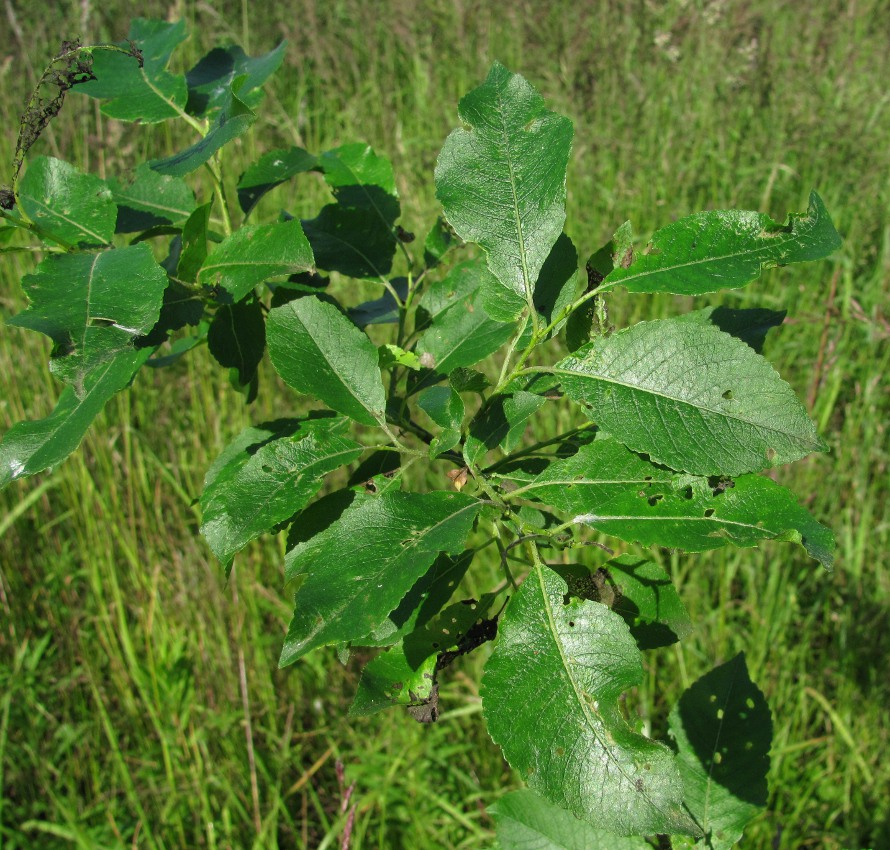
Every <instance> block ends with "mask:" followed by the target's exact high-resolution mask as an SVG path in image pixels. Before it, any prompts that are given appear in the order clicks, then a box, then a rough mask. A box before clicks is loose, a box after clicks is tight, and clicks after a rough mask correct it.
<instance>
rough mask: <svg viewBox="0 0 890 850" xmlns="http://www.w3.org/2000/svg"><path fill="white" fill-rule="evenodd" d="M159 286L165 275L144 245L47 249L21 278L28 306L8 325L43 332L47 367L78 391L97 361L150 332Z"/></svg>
mask: <svg viewBox="0 0 890 850" xmlns="http://www.w3.org/2000/svg"><path fill="white" fill-rule="evenodd" d="M166 286H167V275H166V274H164V270H163V269H162V268H161V267H160V266H159V265H158V264H157V263H156V262H155V260H154V257H153V255H152V252H151V248H149V246H148V245H146V244H145V243H140V244H138V245H131V246H128V247H126V248H119V249H116V250H113V251H101V252H99V253H86V252H83V253H76V254H53V255H51V256H49V257H47V258H46V259H45V260H44V261H43V262H42V263H41V264H40V265H39V266H38V267H37V270H36V272H35V273H34V274H31V275H26V276H25V277H24V278H22V288H23V289H24V291H25V294H26V295H27V296H28V298H29V299H30V302H31V303H30V305H29V306H28V308H27V309H26V310H24V311H23V312H21V313H19V314H18V315H17V316H13V317H12V318H11V319H9V320H8V322H7V323H8V324H10V325H15V326H18V327H22V328H30V329H31V330H35V331H39V332H40V333H44V334H46V335H47V336H48V337H50V338H51V339H52V340H53V342H54V343H55V349H54V350H53V360H52V364H51V368H52V370H53V372H54V373H55V374H56V375H57V376H58V377H59V378H60V379H61V380H63V381H64V382H66V383H70V384H71V385H72V386H74V388H75V390H76V392H77V393H78V394H79V393H80V392H81V384H82V383H83V382H84V381H85V380H86V377H87V375H89V374H90V373H92V372H93V371H94V369H95V368H96V366H97V365H98V364H100V363H103V362H106V361H108V360H111V359H113V358H115V357H116V356H117V355H118V354H119V353H120V352H122V351H125V350H129V349H131V348H132V346H133V343H134V341H135V340H136V339H137V338H138V337H140V336H142V335H143V334H147V333H148V332H149V331H150V330H151V329H152V327H153V326H154V324H155V323H156V322H157V321H158V317H159V315H160V310H161V303H162V300H163V296H164V290H165V288H166Z"/></svg>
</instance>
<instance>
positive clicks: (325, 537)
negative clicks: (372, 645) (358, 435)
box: [280, 490, 481, 665]
mask: <svg viewBox="0 0 890 850" xmlns="http://www.w3.org/2000/svg"><path fill="white" fill-rule="evenodd" d="M480 507H481V504H480V503H479V501H478V500H476V499H474V498H473V497H471V496H466V495H463V494H461V493H445V492H432V493H423V494H419V493H402V492H400V491H397V490H387V491H386V492H384V493H381V494H379V495H377V496H358V497H357V498H356V499H355V501H354V502H353V503H352V504H351V505H350V506H349V507H348V508H347V509H346V510H345V511H344V512H343V514H342V515H341V516H340V517H339V519H338V520H337V521H336V522H335V523H334V524H332V525H331V526H330V527H328V528H326V529H325V530H324V531H322V532H321V533H319V534H317V535H315V536H314V537H312V538H311V539H309V540H307V541H306V542H304V543H300V544H298V545H297V546H295V547H294V548H293V549H291V550H290V551H289V552H288V554H287V559H286V561H285V575H286V578H287V580H288V581H290V580H292V579H294V578H296V577H297V576H300V575H304V576H305V578H304V580H303V582H302V584H300V586H299V590H298V592H297V596H296V610H295V612H294V618H293V620H292V621H291V624H290V628H289V630H288V634H287V638H286V639H285V643H284V648H283V649H282V653H281V662H280V663H281V664H282V665H284V664H288V663H290V662H292V661H295V660H296V659H297V658H299V657H301V656H302V655H304V654H305V653H307V652H308V651H309V650H310V649H313V648H315V647H317V646H324V645H325V644H330V643H336V642H339V641H347V640H356V639H359V638H361V637H362V636H363V635H366V634H368V633H369V632H371V631H372V630H373V629H374V628H375V627H376V626H378V625H379V624H380V623H382V622H383V620H384V619H386V617H387V615H388V614H389V613H390V612H391V611H392V610H393V609H394V608H395V607H396V605H397V604H398V602H399V600H400V599H401V598H402V597H403V596H404V595H405V594H406V593H407V592H408V591H409V590H410V589H411V587H412V585H413V584H414V583H415V582H416V581H417V579H419V578H420V576H422V575H423V574H424V573H425V572H426V570H427V569H428V568H429V566H430V564H432V562H433V561H434V560H435V559H436V557H437V556H438V555H439V553H440V552H446V553H450V554H457V553H458V552H460V551H461V550H462V549H463V545H464V541H465V540H466V537H467V534H468V533H469V531H470V528H471V526H472V524H473V520H474V519H475V517H476V514H477V513H478V511H479V509H480Z"/></svg>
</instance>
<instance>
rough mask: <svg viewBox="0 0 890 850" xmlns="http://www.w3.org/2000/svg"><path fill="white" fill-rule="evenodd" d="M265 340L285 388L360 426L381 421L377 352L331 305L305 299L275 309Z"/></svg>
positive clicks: (383, 399)
mask: <svg viewBox="0 0 890 850" xmlns="http://www.w3.org/2000/svg"><path fill="white" fill-rule="evenodd" d="M266 338H267V342H268V345H269V355H270V356H271V358H272V365H273V366H274V367H275V369H276V371H277V372H278V374H279V375H281V377H282V378H283V379H284V381H285V383H287V384H288V385H289V386H291V387H293V388H294V389H295V390H297V391H298V392H301V393H308V394H310V395H314V396H315V397H316V398H318V399H320V400H321V401H323V402H324V403H325V404H327V405H328V406H329V407H331V408H332V409H334V410H336V411H337V412H338V413H344V414H346V416H349V417H350V418H352V419H354V420H355V421H356V422H361V423H362V424H363V425H376V424H378V423H381V422H384V421H385V418H386V417H385V413H384V411H385V409H386V393H385V391H384V388H383V378H382V377H381V375H380V368H379V367H378V365H377V362H378V361H377V357H378V355H377V348H376V346H375V345H374V343H373V342H371V340H369V339H368V337H367V336H366V335H365V334H364V333H362V332H361V331H360V330H359V329H358V328H357V327H355V325H353V324H352V322H350V321H349V319H347V318H346V316H344V315H343V314H342V313H341V312H340V311H339V310H338V309H337V308H336V307H334V306H333V305H332V304H325V303H324V302H322V301H320V300H319V299H318V298H315V297H312V296H308V297H306V298H298V299H297V300H295V301H290V302H288V303H287V304H285V305H283V306H281V307H276V308H275V309H274V310H271V311H270V312H269V315H268V317H267V320H266Z"/></svg>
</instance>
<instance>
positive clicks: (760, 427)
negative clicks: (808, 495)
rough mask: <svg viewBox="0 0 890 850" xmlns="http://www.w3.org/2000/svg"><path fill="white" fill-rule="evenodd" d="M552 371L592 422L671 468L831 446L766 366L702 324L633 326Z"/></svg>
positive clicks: (767, 458)
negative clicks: (821, 437)
mask: <svg viewBox="0 0 890 850" xmlns="http://www.w3.org/2000/svg"><path fill="white" fill-rule="evenodd" d="M553 373H554V374H555V375H556V376H557V377H558V378H559V379H560V381H561V383H562V387H563V389H564V390H565V393H566V395H567V396H569V398H571V399H572V400H573V401H577V402H581V403H583V404H584V405H585V406H586V407H588V408H589V409H590V416H591V418H593V419H594V421H596V422H597V423H598V424H600V425H601V426H602V427H603V428H604V429H606V430H607V431H610V432H611V433H613V434H615V435H616V436H617V437H618V438H619V439H620V440H621V441H622V442H623V443H624V444H625V445H626V446H628V448H631V449H633V450H634V451H639V452H646V453H647V454H648V455H649V456H650V457H651V458H652V460H653V461H655V462H657V463H663V464H665V465H667V466H670V467H671V468H672V469H680V470H685V471H686V472H693V473H697V474H704V475H710V474H726V475H738V474H740V473H743V472H756V471H757V470H760V469H763V468H765V467H768V466H777V465H779V464H783V463H790V462H792V461H795V460H798V459H800V458H802V457H804V456H805V455H807V454H809V453H810V452H813V451H827V448H828V447H827V446H826V445H825V443H823V442H822V440H821V439H820V438H819V435H818V434H817V433H816V428H815V426H814V425H813V423H812V422H811V421H810V419H809V417H808V416H807V413H806V410H805V409H804V407H803V405H802V404H801V403H800V402H799V401H798V399H797V397H796V396H795V394H794V391H793V390H792V389H791V387H790V386H788V384H786V383H785V382H784V381H783V380H782V379H781V378H780V377H779V376H778V374H776V372H775V370H774V369H773V367H772V366H771V365H770V364H769V363H768V362H767V361H766V360H764V359H763V358H762V357H761V356H760V355H759V354H756V353H755V352H754V351H752V350H751V349H750V348H749V347H748V346H747V345H745V344H744V343H743V342H741V341H740V340H738V339H735V338H734V337H731V336H729V335H728V334H725V333H723V332H722V331H720V330H718V329H717V328H715V327H711V326H708V325H699V324H696V323H691V322H684V321H682V320H678V319H663V320H660V321H654V322H640V323H639V324H638V325H634V326H633V327H631V328H627V329H626V330H623V331H619V332H618V333H616V334H613V335H612V336H608V337H604V338H599V339H596V340H594V341H593V342H591V343H590V344H589V345H586V346H584V347H583V348H581V349H579V350H578V351H576V352H575V353H574V354H573V355H571V356H569V357H567V358H565V359H564V360H561V361H560V362H559V363H557V364H556V367H555V368H554V370H553Z"/></svg>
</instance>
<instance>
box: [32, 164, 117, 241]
mask: <svg viewBox="0 0 890 850" xmlns="http://www.w3.org/2000/svg"><path fill="white" fill-rule="evenodd" d="M18 200H19V204H20V205H21V208H22V210H23V211H24V213H25V214H26V215H27V216H28V218H29V219H31V221H33V222H34V223H35V224H36V225H37V226H38V227H40V229H41V231H42V232H43V233H45V234H47V236H49V237H51V238H54V239H59V240H61V241H62V242H63V243H66V244H68V245H107V244H109V243H110V242H111V238H112V237H113V236H114V224H115V220H116V219H117V207H116V206H115V204H114V201H113V200H112V196H111V190H110V189H109V188H108V186H107V185H106V184H105V182H104V181H102V180H100V179H99V178H98V177H95V176H94V175H92V174H84V173H82V172H81V171H78V170H77V169H76V168H75V167H74V166H73V165H69V164H68V163H67V162H64V161H63V160H61V159H55V158H53V157H50V156H39V157H36V158H35V159H34V160H33V161H32V162H31V164H30V165H29V166H28V170H27V171H26V172H25V174H24V176H23V177H22V179H21V181H20V182H19V185H18Z"/></svg>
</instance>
